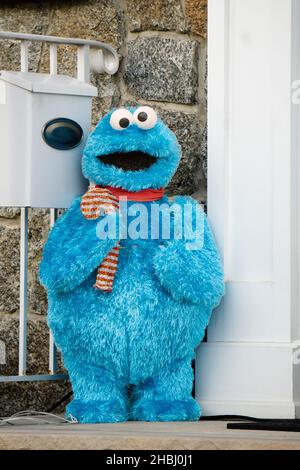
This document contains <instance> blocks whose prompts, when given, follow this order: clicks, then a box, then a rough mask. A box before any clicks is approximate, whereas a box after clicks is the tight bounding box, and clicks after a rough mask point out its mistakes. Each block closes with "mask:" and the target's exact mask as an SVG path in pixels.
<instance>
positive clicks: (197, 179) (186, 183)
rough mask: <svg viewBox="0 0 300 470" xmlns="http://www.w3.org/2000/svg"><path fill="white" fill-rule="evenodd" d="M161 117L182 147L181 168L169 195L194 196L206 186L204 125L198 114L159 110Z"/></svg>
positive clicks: (169, 187)
mask: <svg viewBox="0 0 300 470" xmlns="http://www.w3.org/2000/svg"><path fill="white" fill-rule="evenodd" d="M158 111H159V115H160V116H161V117H162V119H163V120H164V121H165V122H166V124H167V125H168V126H169V127H170V129H172V130H173V131H174V132H175V134H176V136H177V138H178V141H179V143H180V145H181V149H182V158H181V162H180V165H179V168H178V170H177V172H176V174H175V175H174V177H173V179H172V181H171V183H170V184H169V186H168V188H167V192H168V193H169V194H192V193H194V192H195V191H198V190H199V189H200V188H202V187H204V186H205V181H204V176H203V171H202V161H201V153H200V144H201V138H202V133H203V124H201V122H200V120H199V116H198V114H195V113H187V112H183V111H170V110H162V109H159V110H158Z"/></svg>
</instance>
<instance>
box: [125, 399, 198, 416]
mask: <svg viewBox="0 0 300 470" xmlns="http://www.w3.org/2000/svg"><path fill="white" fill-rule="evenodd" d="M200 416H201V409H200V406H199V404H198V403H197V402H196V400H194V399H193V398H192V397H191V398H188V399H187V400H173V401H172V400H146V399H141V400H138V401H137V402H136V403H134V405H133V407H132V410H131V415H130V419H132V420H135V421H198V419H199V418H200Z"/></svg>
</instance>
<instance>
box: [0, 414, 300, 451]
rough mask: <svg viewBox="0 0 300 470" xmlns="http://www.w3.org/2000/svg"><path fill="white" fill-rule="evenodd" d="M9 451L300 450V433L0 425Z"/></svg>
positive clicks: (208, 425) (174, 426) (216, 426)
mask: <svg viewBox="0 0 300 470" xmlns="http://www.w3.org/2000/svg"><path fill="white" fill-rule="evenodd" d="M0 449H2V450H3V449H9V450H17V449H18V450H19V449H26V450H27V449H28V450H40V449H42V450H44V449H45V450H48V449H49V450H54V449H57V450H67V449H70V450H75V449H76V450H85V449H94V450H101V449H102V450H103V449H109V450H110V449H111V450H220V449H224V450H246V449H250V450H256V449H258V450H300V433H290V432H269V431H238V430H228V429H226V423H225V422H205V421H202V422H176V423H144V422H127V423H114V424H111V423H105V424H57V425H56V424H55V425H54V424H45V425H44V424H43V425H41V424H15V425H13V426H12V425H5V426H0Z"/></svg>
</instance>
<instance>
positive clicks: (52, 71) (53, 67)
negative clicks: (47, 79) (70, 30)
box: [50, 44, 57, 75]
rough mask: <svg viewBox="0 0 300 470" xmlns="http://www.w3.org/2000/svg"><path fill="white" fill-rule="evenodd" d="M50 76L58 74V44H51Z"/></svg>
mask: <svg viewBox="0 0 300 470" xmlns="http://www.w3.org/2000/svg"><path fill="white" fill-rule="evenodd" d="M50 74H51V75H56V74H57V44H50Z"/></svg>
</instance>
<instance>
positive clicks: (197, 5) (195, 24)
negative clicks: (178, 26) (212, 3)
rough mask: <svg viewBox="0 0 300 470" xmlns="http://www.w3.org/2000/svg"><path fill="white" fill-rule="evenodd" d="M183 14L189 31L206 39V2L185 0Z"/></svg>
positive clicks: (202, 0)
mask: <svg viewBox="0 0 300 470" xmlns="http://www.w3.org/2000/svg"><path fill="white" fill-rule="evenodd" d="M185 13H186V18H187V21H188V24H189V27H190V30H191V31H192V32H193V33H195V34H198V35H199V36H202V37H204V38H206V36H207V0H185Z"/></svg>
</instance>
